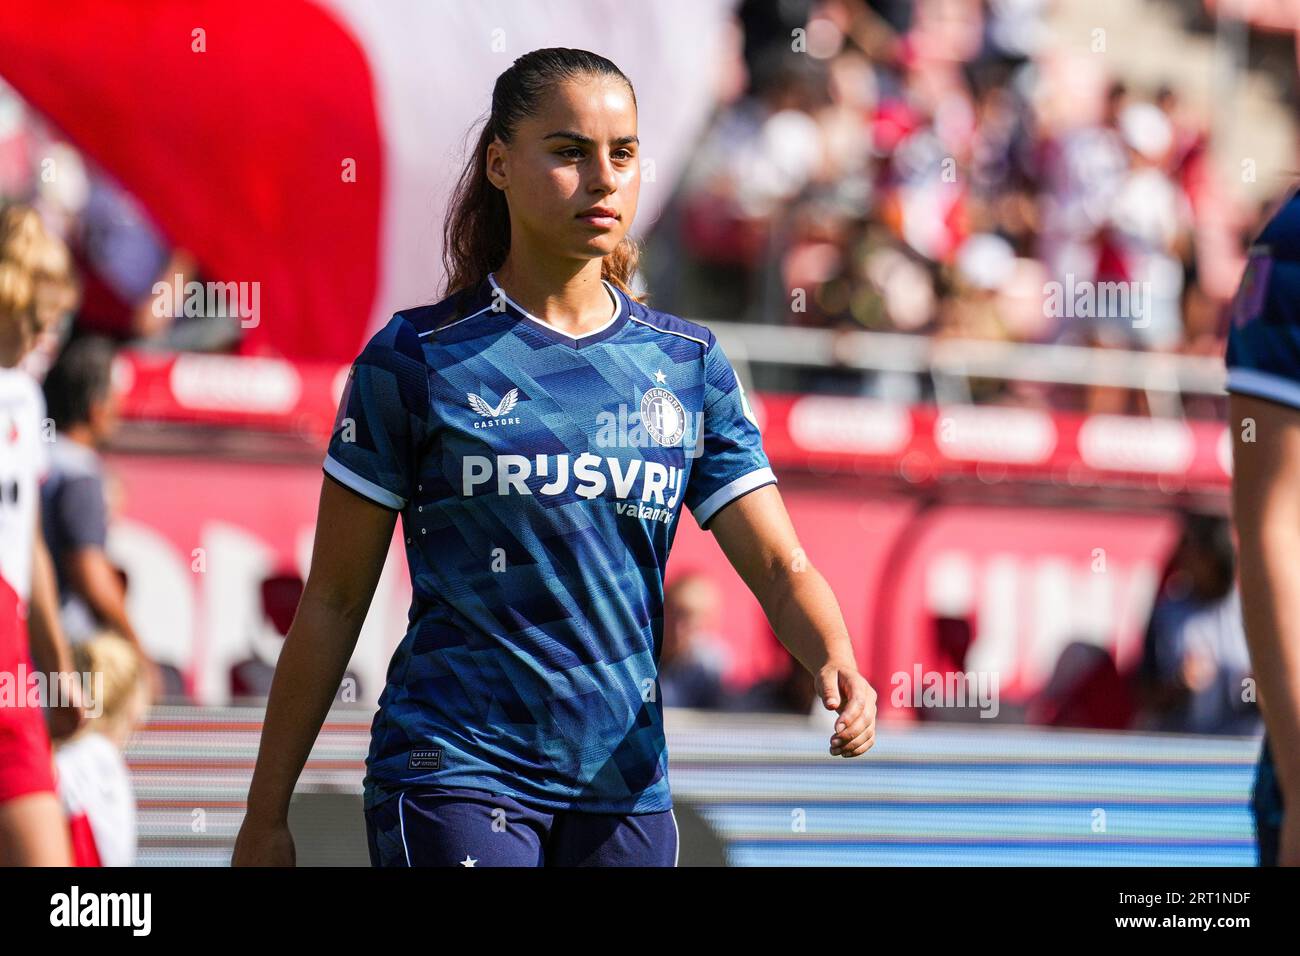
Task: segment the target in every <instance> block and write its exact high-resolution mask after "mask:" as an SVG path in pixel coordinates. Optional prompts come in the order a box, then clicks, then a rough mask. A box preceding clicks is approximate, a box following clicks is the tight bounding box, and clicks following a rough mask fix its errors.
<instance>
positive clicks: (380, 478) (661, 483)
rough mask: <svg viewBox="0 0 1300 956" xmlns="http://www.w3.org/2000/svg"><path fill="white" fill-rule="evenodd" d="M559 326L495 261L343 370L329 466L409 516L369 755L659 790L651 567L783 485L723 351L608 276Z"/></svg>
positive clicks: (544, 798) (602, 792)
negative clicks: (408, 597) (395, 618)
mask: <svg viewBox="0 0 1300 956" xmlns="http://www.w3.org/2000/svg"><path fill="white" fill-rule="evenodd" d="M604 285H605V287H606V288H607V289H608V291H609V294H610V296H611V302H610V308H611V312H612V313H613V315H612V317H611V318H610V320H609V322H608V323H606V324H605V325H604V326H602V327H601V328H599V329H596V330H595V331H593V332H590V333H588V334H587V335H584V336H582V337H580V338H577V339H575V338H572V337H571V336H568V335H566V334H564V333H563V332H560V331H559V330H557V329H556V328H554V327H553V326H551V325H549V324H547V323H545V322H543V321H541V320H540V319H538V318H536V317H534V316H532V315H529V314H528V313H527V312H525V311H524V310H523V309H522V308H520V307H519V306H518V305H517V304H516V303H514V302H513V301H511V300H510V299H509V298H508V297H507V296H506V295H505V293H504V291H503V290H501V289H500V287H499V286H498V285H497V283H496V280H495V277H494V276H491V275H489V276H488V277H487V279H486V280H484V281H483V282H482V283H480V284H479V285H478V287H477V288H473V289H468V290H465V291H464V293H463V295H452V296H449V297H448V298H446V299H444V300H443V301H442V302H439V303H438V304H436V305H431V306H424V307H421V308H414V309H407V310H405V311H402V312H398V313H397V314H396V315H394V316H393V318H392V319H391V320H390V321H389V322H388V324H387V325H386V326H385V327H384V328H383V329H381V330H380V331H379V332H377V333H376V334H375V335H374V337H373V338H372V339H371V340H370V342H369V343H368V344H367V345H366V348H365V350H364V351H363V352H362V353H361V355H360V356H359V357H358V358H357V360H356V362H355V363H354V364H353V367H352V372H351V375H350V376H349V380H348V385H347V387H346V388H345V390H344V394H343V397H342V400H341V402H340V405H339V413H338V420H337V421H336V423H335V429H334V433H333V436H332V438H331V440H330V445H329V453H328V455H327V456H326V459H325V464H324V468H325V472H326V474H328V475H329V476H331V477H332V478H334V479H335V480H337V481H339V482H341V483H342V484H344V485H346V486H347V487H348V488H350V489H352V490H353V491H355V492H356V493H358V494H360V495H363V496H364V497H366V498H368V499H370V500H371V501H374V502H376V503H377V504H380V505H383V506H384V507H387V508H392V509H395V510H398V511H400V512H401V518H402V527H403V533H404V537H405V541H406V556H407V561H408V563H409V567H410V572H411V583H412V589H413V598H412V603H411V609H410V613H409V616H408V626H407V631H406V635H405V637H404V638H403V640H402V642H401V644H400V645H399V647H398V648H397V650H396V652H395V653H394V655H393V659H392V662H391V664H390V665H389V670H388V683H387V686H386V687H385V689H384V692H383V694H382V696H381V697H380V700H379V711H378V713H377V714H376V715H375V719H374V723H373V726H372V733H371V746H370V753H369V756H368V757H367V760H366V766H367V774H366V785H365V796H366V806H367V807H370V806H374V805H375V804H377V803H379V802H382V800H383V799H384V798H385V797H387V796H389V795H391V793H393V792H394V790H395V789H396V788H399V787H401V786H406V785H412V784H437V785H439V786H449V787H473V788H478V789H488V790H493V791H498V792H502V793H508V794H511V795H514V796H517V797H521V798H526V799H529V800H532V801H534V802H535V803H537V804H539V805H542V806H544V807H549V808H552V809H557V810H559V809H573V810H585V811H589V812H596V813H651V812H658V811H663V810H666V809H668V808H670V807H671V805H672V801H671V797H670V795H669V789H668V779H667V761H668V755H667V748H666V745H665V742H664V732H663V712H662V705H661V703H660V695H659V689H658V680H657V667H658V659H659V649H660V643H661V641H662V634H663V576H664V568H665V564H666V562H667V560H668V551H669V548H670V547H671V545H672V541H673V537H674V535H675V534H676V528H677V519H678V516H679V514H680V512H681V508H682V505H683V504H684V505H685V506H686V507H687V508H689V509H690V510H691V512H692V514H693V515H694V517H695V520H696V521H697V522H698V523H699V525H700V526H701V527H705V526H707V524H708V522H709V520H710V519H711V518H712V517H713V516H714V515H715V514H717V512H718V511H719V510H720V509H721V508H722V507H724V506H725V505H727V504H728V503H729V502H731V501H734V500H735V499H737V498H739V497H740V496H742V495H744V494H746V493H747V492H750V491H753V490H754V489H756V488H760V487H762V486H763V485H768V484H772V483H774V482H775V481H776V478H775V476H774V475H773V474H772V470H771V468H770V467H769V464H768V460H767V456H766V455H765V454H764V451H763V446H762V438H761V436H760V434H759V430H758V426H757V424H756V422H755V419H754V417H753V414H752V412H751V410H750V407H749V403H748V401H747V400H746V398H745V395H744V392H743V390H742V388H741V385H740V382H739V380H738V379H737V378H736V375H735V374H734V372H733V371H732V368H731V365H730V363H729V362H728V360H727V357H726V355H725V354H724V353H723V351H722V347H721V345H720V344H719V343H718V341H717V340H716V339H715V338H714V336H713V334H712V333H711V332H710V331H709V330H708V329H707V328H705V327H704V326H702V325H696V324H695V323H692V322H687V321H685V320H683V319H680V318H677V317H676V316H672V315H668V314H665V313H662V312H657V311H655V310H653V309H650V308H647V307H646V306H644V305H642V304H640V303H638V302H635V301H633V300H632V299H631V298H630V297H628V296H627V295H625V294H624V293H623V292H621V291H620V290H619V289H617V288H616V287H614V286H613V285H611V284H610V283H608V282H606V283H604Z"/></svg>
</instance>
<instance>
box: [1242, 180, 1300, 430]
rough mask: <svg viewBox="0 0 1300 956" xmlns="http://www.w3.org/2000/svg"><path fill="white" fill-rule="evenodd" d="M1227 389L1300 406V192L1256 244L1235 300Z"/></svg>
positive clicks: (1265, 230)
mask: <svg viewBox="0 0 1300 956" xmlns="http://www.w3.org/2000/svg"><path fill="white" fill-rule="evenodd" d="M1227 366H1228V382H1227V390H1228V391H1229V392H1235V393H1237V394H1239V395H1252V396H1255V397H1257V398H1266V399H1270V400H1272V401H1275V402H1281V403H1282V404H1284V405H1291V406H1295V407H1297V408H1300V193H1296V192H1295V191H1293V192H1292V194H1291V196H1290V197H1289V198H1288V199H1287V200H1286V202H1285V203H1283V204H1282V206H1281V207H1280V208H1279V209H1278V210H1277V212H1276V213H1274V215H1273V218H1271V219H1270V220H1269V221H1268V224H1267V225H1266V226H1265V227H1264V230H1263V231H1262V232H1261V233H1260V234H1259V238H1258V239H1256V240H1255V242H1254V244H1253V245H1252V246H1251V249H1250V254H1249V258H1248V259H1247V263H1246V272H1245V274H1244V275H1243V276H1242V279H1241V285H1240V286H1239V288H1238V289H1237V295H1236V298H1235V299H1234V300H1233V303H1232V327H1231V329H1230V330H1229V332H1228V354H1227Z"/></svg>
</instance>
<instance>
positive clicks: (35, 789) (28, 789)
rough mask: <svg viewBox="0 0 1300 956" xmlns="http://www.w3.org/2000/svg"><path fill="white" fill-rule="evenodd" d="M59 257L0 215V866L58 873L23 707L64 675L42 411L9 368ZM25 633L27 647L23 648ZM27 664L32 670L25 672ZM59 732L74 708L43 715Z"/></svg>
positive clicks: (74, 716)
mask: <svg viewBox="0 0 1300 956" xmlns="http://www.w3.org/2000/svg"><path fill="white" fill-rule="evenodd" d="M65 261H66V250H64V249H63V247H62V244H61V243H59V242H58V240H56V239H54V238H52V237H51V236H49V235H48V234H47V233H46V232H45V230H44V228H43V227H42V225H41V221H40V217H39V216H38V215H37V214H36V213H35V212H34V211H32V210H31V209H27V208H24V207H19V206H13V207H9V208H7V209H5V210H3V211H0V676H3V679H4V680H5V681H6V683H8V685H9V687H10V688H11V693H9V694H8V695H5V696H0V865H4V866H41V865H48V866H60V865H67V863H68V862H69V861H70V860H71V856H70V850H69V839H68V827H67V821H66V820H65V818H64V815H63V811H62V809H61V808H60V805H59V801H58V798H57V796H56V795H55V788H54V772H53V758H52V755H51V753H50V740H49V732H48V731H47V728H46V723H45V712H44V708H43V707H41V706H40V705H39V702H36V704H35V705H33V702H32V701H31V700H29V699H28V695H27V693H26V690H27V687H28V682H27V681H26V680H25V679H24V678H25V676H26V675H29V674H31V673H33V672H34V671H35V670H37V669H39V670H40V671H42V672H45V673H49V672H52V671H64V672H66V671H71V670H72V666H71V658H70V656H69V652H68V648H67V646H66V644H64V642H63V639H62V634H61V632H60V630H59V626H58V619H57V607H58V601H57V597H56V594H55V585H54V579H53V569H52V567H51V564H50V559H49V554H48V552H47V551H46V550H45V545H44V541H43V540H42V537H41V531H40V523H39V521H38V506H39V500H40V498H39V483H40V478H41V474H42V472H43V469H44V462H45V447H44V442H43V437H42V429H43V427H44V419H45V402H44V399H43V397H42V395H41V391H40V387H39V386H38V385H37V384H36V382H35V381H34V380H33V379H32V378H31V376H29V375H28V374H27V373H26V372H23V371H21V370H20V369H18V368H16V366H17V365H18V363H19V362H20V361H21V360H22V358H23V356H25V355H26V354H27V353H28V352H29V351H30V350H31V349H32V347H33V346H34V345H35V344H36V341H37V338H38V337H39V335H40V333H41V331H42V318H43V315H44V312H45V311H46V310H44V309H43V308H41V301H40V300H41V293H42V291H43V290H44V284H45V283H50V282H59V281H61V277H60V276H59V275H57V274H56V273H53V272H52V271H51V267H52V266H53V267H54V268H57V267H58V265H59V264H60V263H61V262H65ZM29 633H30V637H31V642H32V643H31V646H30V648H29V644H28V639H29ZM33 662H35V664H36V665H37V666H35V667H34V666H33ZM51 717H52V719H54V720H56V721H57V722H58V729H59V730H60V731H62V732H67V731H69V730H70V729H71V727H72V726H75V724H76V723H77V722H79V720H80V713H79V711H77V710H76V709H75V708H73V709H68V708H60V709H57V710H52V711H51Z"/></svg>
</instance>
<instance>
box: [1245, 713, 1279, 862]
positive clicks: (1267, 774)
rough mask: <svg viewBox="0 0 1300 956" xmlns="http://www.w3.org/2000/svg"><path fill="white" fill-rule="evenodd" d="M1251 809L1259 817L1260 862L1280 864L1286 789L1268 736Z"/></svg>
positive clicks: (1256, 835) (1257, 824)
mask: <svg viewBox="0 0 1300 956" xmlns="http://www.w3.org/2000/svg"><path fill="white" fill-rule="evenodd" d="M1250 808H1251V811H1252V813H1253V814H1254V817H1255V839H1256V841H1257V842H1258V844H1259V865H1260V866H1277V854H1278V844H1279V843H1280V842H1281V833H1282V790H1281V788H1280V787H1279V786H1278V782H1277V770H1276V768H1274V766H1273V752H1272V751H1271V750H1269V748H1268V735H1267V734H1265V735H1264V744H1263V746H1262V747H1261V748H1260V752H1259V765H1258V766H1257V767H1256V768H1255V789H1254V792H1253V793H1252V794H1251V800H1250Z"/></svg>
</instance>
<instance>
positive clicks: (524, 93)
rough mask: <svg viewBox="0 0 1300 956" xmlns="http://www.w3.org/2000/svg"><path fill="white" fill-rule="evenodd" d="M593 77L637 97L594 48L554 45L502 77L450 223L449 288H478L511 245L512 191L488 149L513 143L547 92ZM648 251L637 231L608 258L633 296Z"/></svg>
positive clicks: (605, 271) (606, 272) (604, 266)
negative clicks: (500, 180)
mask: <svg viewBox="0 0 1300 956" xmlns="http://www.w3.org/2000/svg"><path fill="white" fill-rule="evenodd" d="M587 77H612V78H614V79H617V80H619V81H621V82H623V83H625V84H627V88H628V92H630V93H631V94H632V102H633V103H634V104H635V103H636V91H635V90H634V89H633V88H632V81H631V80H629V79H628V78H627V77H626V76H624V75H623V71H622V70H620V69H619V68H618V67H617V66H615V65H614V64H613V63H611V62H610V61H609V60H607V59H605V57H603V56H600V55H598V54H595V53H589V52H588V51H586V50H572V49H568V48H566V47H552V48H549V49H544V50H533V51H532V52H531V53H525V54H524V55H523V56H521V57H519V59H517V60H515V62H514V63H513V64H512V65H511V66H510V68H509V69H507V70H506V71H505V72H504V73H502V74H501V75H500V76H498V77H497V81H496V85H495V86H494V87H493V88H492V111H491V113H489V114H488V117H487V119H486V121H485V122H484V124H483V129H482V131H481V132H480V134H479V138H478V144H477V145H476V146H475V147H474V152H473V155H472V156H470V159H469V162H468V163H467V164H466V166H465V169H464V171H463V172H462V173H461V175H460V181H459V182H458V183H457V185H456V189H455V192H454V193H453V194H452V200H451V203H450V205H449V206H448V208H447V218H446V221H445V223H444V225H443V239H444V242H443V251H442V258H443V265H444V267H445V269H446V274H447V278H446V286H445V288H444V293H443V294H444V295H446V294H448V293H450V292H453V291H456V290H465V289H470V288H476V287H477V286H478V284H479V283H481V282H482V281H483V280H484V279H486V278H487V274H488V273H489V272H494V271H495V270H497V269H499V268H500V267H501V265H502V264H503V263H504V262H505V259H506V253H507V252H509V250H510V214H509V210H508V208H507V206H506V197H505V193H503V192H502V191H501V190H499V189H497V187H496V186H494V185H493V184H492V182H491V180H489V179H488V178H487V151H488V145H489V144H490V143H491V142H492V140H493V139H494V138H495V139H500V140H501V142H503V143H509V142H510V141H511V139H512V138H513V137H514V134H515V130H516V129H517V128H518V125H519V122H520V120H522V119H524V118H525V117H528V116H532V115H534V114H535V113H536V112H537V110H538V108H539V106H540V104H541V101H542V98H543V97H544V96H546V95H547V94H548V93H550V92H551V91H552V90H553V89H554V88H555V87H556V86H558V85H559V84H560V83H563V82H566V81H568V80H574V79H583V78H587ZM639 254H640V250H639V248H638V246H637V244H636V243H635V242H634V241H633V240H632V239H631V237H629V236H624V237H623V241H622V242H620V243H619V244H618V246H617V247H615V249H614V251H613V252H611V253H610V254H609V255H607V256H605V257H604V259H603V260H602V261H601V266H600V274H601V278H603V279H606V280H608V281H609V282H610V284H611V285H616V286H618V287H619V288H620V289H622V290H623V291H624V292H625V293H627V295H628V296H629V297H631V298H634V299H635V298H637V297H636V296H634V295H633V294H632V289H631V280H632V274H633V273H634V272H635V271H636V267H637V260H638V258H639Z"/></svg>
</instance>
